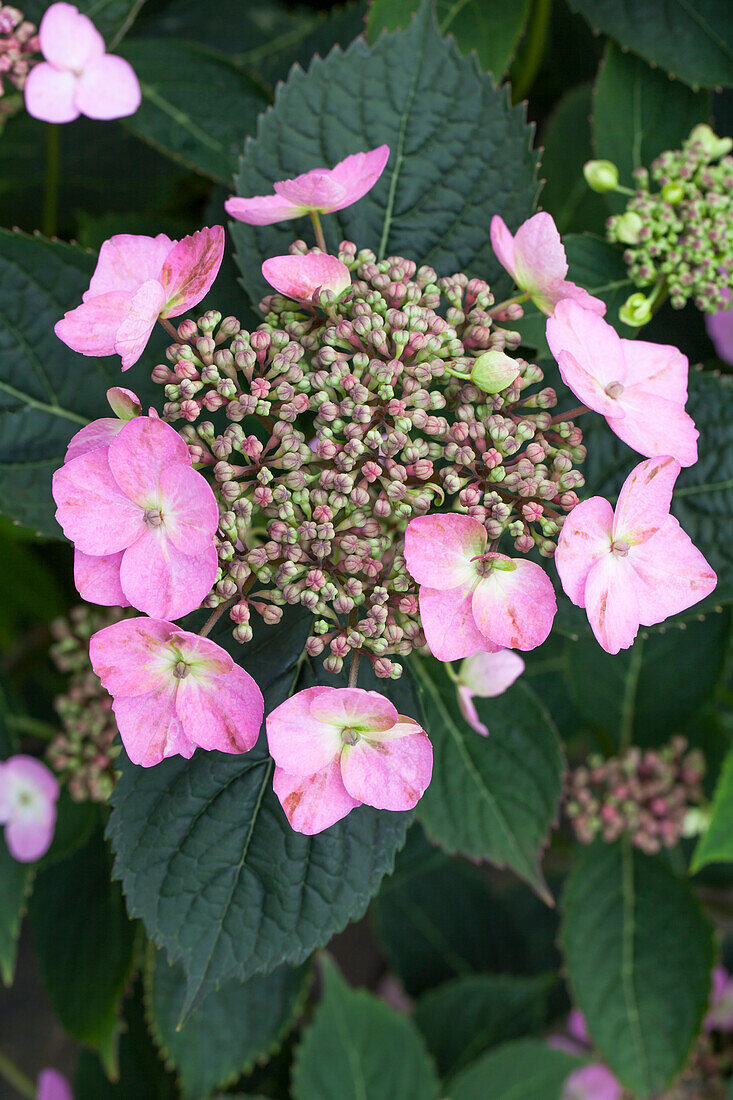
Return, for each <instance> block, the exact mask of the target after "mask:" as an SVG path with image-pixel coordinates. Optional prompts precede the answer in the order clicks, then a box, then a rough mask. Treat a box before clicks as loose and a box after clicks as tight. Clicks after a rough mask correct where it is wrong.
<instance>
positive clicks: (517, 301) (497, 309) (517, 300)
mask: <svg viewBox="0 0 733 1100" xmlns="http://www.w3.org/2000/svg"><path fill="white" fill-rule="evenodd" d="M528 300H529V294H527V292H526V291H523V292H522V293H520V294H515V295H514V297H513V298H506V299H505V300H504V301H503V302H499V303H498V304H497V305H495V306H492V307H491V309H490V310H488V311H487V312H488V314H489V317H494V316H496V314H497V313H501V312H502V310H504V309H506V308H507V306H514V305H521V304H522V302H526V301H528Z"/></svg>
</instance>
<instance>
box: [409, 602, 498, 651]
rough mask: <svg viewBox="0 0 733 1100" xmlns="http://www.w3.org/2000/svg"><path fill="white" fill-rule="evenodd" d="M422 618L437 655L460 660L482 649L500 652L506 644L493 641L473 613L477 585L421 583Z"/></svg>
mask: <svg viewBox="0 0 733 1100" xmlns="http://www.w3.org/2000/svg"><path fill="white" fill-rule="evenodd" d="M419 599H420V622H421V623H422V628H423V633H424V634H425V640H426V642H427V644H428V649H429V650H430V652H431V653H432V655H433V657H437V658H438V660H439V661H457V660H459V659H460V658H461V657H470V656H471V654H472V653H477V652H478V651H479V650H481V649H485V650H487V651H488V652H489V653H496V651H497V650H498V649H501V648H502V647H501V646H499V645H494V643H493V642H490V641H489V640H488V639H487V638H485V637H484V635H483V634H482V633H481V631H480V630H479V629H478V627H477V626H476V622H475V620H474V617H473V602H472V601H473V589H472V588H470V587H466V588H451V589H449V590H448V591H444V590H443V589H439V588H427V587H426V586H425V585H421V586H420V597H419Z"/></svg>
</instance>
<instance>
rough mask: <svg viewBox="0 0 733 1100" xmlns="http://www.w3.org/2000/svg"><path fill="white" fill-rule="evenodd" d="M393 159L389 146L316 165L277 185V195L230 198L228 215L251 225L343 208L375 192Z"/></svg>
mask: <svg viewBox="0 0 733 1100" xmlns="http://www.w3.org/2000/svg"><path fill="white" fill-rule="evenodd" d="M388 159H389V145H380V146H378V147H377V148H376V149H371V150H370V151H369V152H368V153H353V154H352V155H351V156H350V157H346V159H345V160H342V161H339V163H338V164H337V165H336V166H335V167H334V168H313V169H311V171H310V172H304V173H303V174H302V175H300V176H296V177H295V178H294V179H291V180H280V181H279V182H278V183H276V184H274V185H273V186H274V190H275V194H274V195H256V196H255V197H254V198H251V199H241V198H238V197H237V196H234V197H233V198H231V199H227V201H226V202H225V203H224V208H225V210H226V212H227V214H230V215H231V216H232V217H233V218H236V219H237V220H238V221H240V222H247V223H248V224H249V225H272V224H273V222H282V221H289V220H290V219H291V218H301V217H302V216H303V215H304V214H309V213H314V214H332V213H333V212H334V211H335V210H343V209H344V207H345V206H351V204H352V203H354V202H357V201H358V200H359V199H361V198H363V196H364V195H366V193H367V191H371V189H372V187H374V184H375V183H376V182H377V180H378V179H379V177H380V176H381V174H382V172H383V171H384V168H385V165H386V164H387V160H388Z"/></svg>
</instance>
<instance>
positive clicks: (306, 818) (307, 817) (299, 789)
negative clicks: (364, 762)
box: [272, 759, 360, 836]
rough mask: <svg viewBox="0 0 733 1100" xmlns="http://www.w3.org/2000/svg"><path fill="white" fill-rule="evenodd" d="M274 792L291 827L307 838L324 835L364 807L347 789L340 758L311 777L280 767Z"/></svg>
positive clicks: (275, 773)
mask: <svg viewBox="0 0 733 1100" xmlns="http://www.w3.org/2000/svg"><path fill="white" fill-rule="evenodd" d="M272 789H273V790H274V792H275V794H276V795H277V797H278V799H279V800H280V805H281V806H282V808H283V810H284V811H285V816H286V817H287V819H288V821H289V822H290V827H291V828H292V829H294V830H295V832H296V833H304V834H305V835H306V836H314V835H315V834H316V833H322V832H323V830H324V829H328V828H330V827H331V825H335V823H336V822H337V821H340V820H341V819H342V818H344V817H346V815H347V814H348V813H350V812H351V810H353V809H354V808H355V807H356V806H358V805H360V803H359V802H358V800H357V799H356V798H352V796H351V795H350V794H349V792H348V791H347V790H346V787H345V786H344V781H343V779H342V778H341V765H340V763H339V761H338V759H334V760H333V761H332V762H331V763H330V764H327V765H326V766H325V767H324V768H322V769H321V770H320V771H317V772H314V773H313V774H311V775H291V774H290V773H289V772H286V771H284V770H283V769H282V768H279V767H276V768H275V772H274V774H273V777H272Z"/></svg>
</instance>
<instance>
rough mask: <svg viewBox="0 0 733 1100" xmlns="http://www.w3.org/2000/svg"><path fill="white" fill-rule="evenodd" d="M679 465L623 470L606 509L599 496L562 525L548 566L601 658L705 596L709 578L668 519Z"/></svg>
mask: <svg viewBox="0 0 733 1100" xmlns="http://www.w3.org/2000/svg"><path fill="white" fill-rule="evenodd" d="M679 472H680V466H679V463H677V462H675V460H674V459H673V458H670V457H669V456H668V455H667V456H664V457H662V458H648V459H647V460H646V461H645V462H641V463H639V465H638V466H637V467H636V468H635V469H633V470H632V471H631V473H630V474H629V476H628V477H627V479H626V481H625V482H624V485H623V488H622V489H621V493H620V495H619V498H618V503H617V505H616V510H615V512H614V510H613V508H612V507H611V505H610V504H609V503H608V501H607V500H604V499H603V497H591V498H590V499H589V500H584V501H582V503H580V504H578V505H577V506H576V507H575V508H574V509H573V511H572V512H571V513H570V515H569V516H568V517H567V519H566V520H565V523H564V525H563V529H562V531H561V532H560V537H559V539H558V543H557V552H556V554H555V561H556V563H557V571H558V573H559V574H560V580H561V581H562V586H563V588H564V589H565V592H566V593H567V595H568V596H569V597H570V599H571V600H572V602H573V603H574V604H576V605H577V606H578V607H584V608H585V610H586V613H587V615H588V620H589V622H590V625H591V627H592V629H593V633H594V634H595V636H596V638H597V639H598V642H599V643H600V644H601V645H602V646H603V648H604V649H605V650H606V652H607V653H618V651H619V650H620V649H628V647H629V646H630V645H632V644H633V642H634V638H635V637H636V635H637V633H638V630H639V627H640V626H652V625H653V624H654V623H661V622H663V620H664V619H667V618H668V617H669V616H670V615H676V614H678V613H679V612H680V611H684V610H685V609H686V608H688V607H692V606H693V604H696V603H698V602H699V601H700V600H702V599H704V598H705V596H708V595H709V594H710V593H711V592H712V591H713V589H714V588H715V585H716V583H717V578H716V576H715V573H714V572H713V570H712V569H711V568H710V566H709V565H708V563H707V562H706V560H705V558H704V557H703V556H702V554H701V553H700V551H699V550H698V549H697V548H696V547H695V546H693V544H692V541H691V540H690V537H689V536H688V535H687V534H685V532H684V531H683V530H682V528H681V527H680V525H679V523H678V522H677V520H676V519H675V518H674V516H671V515H670V514H669V506H670V503H671V500H672V490H673V488H674V483H675V481H676V480H677V477H678V475H679Z"/></svg>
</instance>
